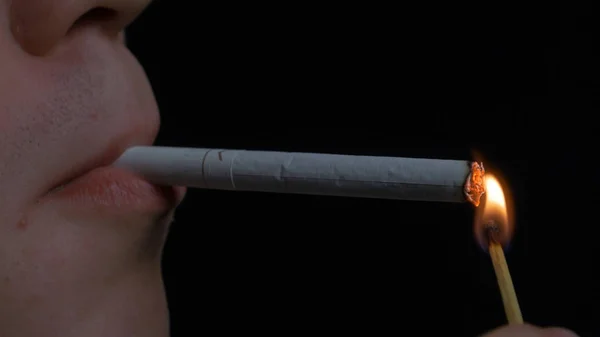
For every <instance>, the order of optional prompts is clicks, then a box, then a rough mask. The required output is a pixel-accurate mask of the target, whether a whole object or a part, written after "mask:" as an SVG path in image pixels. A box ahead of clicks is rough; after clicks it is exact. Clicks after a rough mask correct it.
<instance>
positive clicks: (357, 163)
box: [114, 146, 484, 206]
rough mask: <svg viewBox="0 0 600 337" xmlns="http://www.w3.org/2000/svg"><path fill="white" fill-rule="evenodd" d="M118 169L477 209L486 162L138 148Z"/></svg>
mask: <svg viewBox="0 0 600 337" xmlns="http://www.w3.org/2000/svg"><path fill="white" fill-rule="evenodd" d="M114 165H115V166H117V167H123V168H126V169H128V170H131V171H134V172H136V173H138V174H141V175H142V176H144V177H145V178H146V179H148V180H149V181H151V182H153V183H156V184H161V185H172V186H188V187H191V188H204V189H216V190H237V191H260V192H275V193H299V194H314V195H333V196H349V197H362V198H382V199H400V200H422V201H440V202H471V203H473V204H474V205H475V206H478V205H479V198H480V196H481V194H483V187H482V186H483V172H484V171H483V165H481V164H478V163H476V162H469V161H464V160H446V159H421V158H394V157H375V156H351V155H339V154H317V153H293V152H274V151H246V150H225V149H203V148H176V147H157V146H138V147H132V148H130V149H128V150H127V151H126V152H125V153H124V154H123V155H122V156H121V157H120V158H119V159H118V160H117V161H116V162H115V163H114Z"/></svg>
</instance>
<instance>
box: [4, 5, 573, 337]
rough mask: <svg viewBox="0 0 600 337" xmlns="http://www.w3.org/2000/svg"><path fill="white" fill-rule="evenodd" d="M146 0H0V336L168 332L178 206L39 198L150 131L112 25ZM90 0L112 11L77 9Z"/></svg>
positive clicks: (140, 76)
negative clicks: (163, 266) (170, 236)
mask: <svg viewBox="0 0 600 337" xmlns="http://www.w3.org/2000/svg"><path fill="white" fill-rule="evenodd" d="M147 4H148V3H147V0H0V74H2V76H0V188H1V190H0V191H1V193H0V215H1V216H0V336H3V337H17V336H18V337H33V336H46V337H53V336H61V337H70V336H87V337H95V336H112V337H125V336H127V337H131V336H144V337H154V336H156V337H158V336H168V334H169V320H168V310H167V302H166V299H165V293H164V289H163V282H162V279H161V270H160V256H161V252H162V248H163V244H164V240H165V236H166V232H167V228H168V225H169V223H170V222H171V219H172V214H173V209H174V207H175V206H176V205H175V204H173V205H164V207H158V208H153V209H146V208H135V207H121V208H118V209H115V210H111V211H110V212H107V211H106V210H100V209H98V210H94V209H86V210H81V209H79V208H78V207H76V205H74V204H70V203H69V202H68V201H64V200H45V199H43V196H44V195H46V194H47V193H48V191H49V190H51V189H52V188H53V187H55V186H56V185H57V183H58V182H61V181H62V180H65V179H67V178H69V177H72V176H73V175H74V174H75V171H74V168H77V167H81V166H84V165H85V164H86V163H89V162H91V161H94V160H95V159H94V158H96V156H97V155H98V154H99V153H103V152H105V151H106V149H111V148H114V149H116V150H115V151H117V150H118V149H125V148H127V147H129V146H131V145H136V144H143V145H148V144H152V143H153V141H154V139H155V137H156V134H157V132H158V128H159V114H158V109H157V106H156V103H155V100H154V97H153V94H152V90H151V88H150V85H149V83H148V81H147V78H146V77H145V75H144V72H143V70H142V68H141V67H140V65H139V64H138V63H137V61H136V60H135V58H134V57H133V56H132V55H131V54H130V53H129V51H128V50H127V49H126V48H125V46H124V45H123V40H122V34H121V32H122V31H123V29H124V28H125V27H126V26H127V25H128V24H129V23H130V22H131V21H132V20H134V19H135V17H136V16H137V15H139V13H140V12H141V11H142V10H143V8H144V7H145V6H147ZM97 7H104V8H108V9H110V13H107V12H106V11H100V12H94V13H95V14H94V15H85V14H86V13H87V12H89V11H90V10H91V9H93V8H97ZM40 200H44V201H43V202H41V201H40ZM486 336H487V337H501V336H523V337H525V336H539V337H541V336H546V337H550V336H552V337H559V336H564V337H567V336H574V334H569V333H568V332H566V331H564V330H558V329H554V330H551V329H550V330H548V329H547V330H542V329H538V328H535V327H532V326H517V327H514V326H511V327H506V328H502V329H499V330H496V331H494V332H491V333H489V334H488V335H486Z"/></svg>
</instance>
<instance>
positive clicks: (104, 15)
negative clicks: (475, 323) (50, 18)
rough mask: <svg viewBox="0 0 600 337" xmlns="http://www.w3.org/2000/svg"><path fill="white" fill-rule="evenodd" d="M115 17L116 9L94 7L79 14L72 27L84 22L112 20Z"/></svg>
mask: <svg viewBox="0 0 600 337" xmlns="http://www.w3.org/2000/svg"><path fill="white" fill-rule="evenodd" d="M116 17H117V11H115V10H114V9H110V8H105V7H95V8H92V9H90V10H89V11H87V12H86V13H85V14H83V15H82V16H80V17H79V18H78V19H77V20H76V21H75V22H74V23H73V27H72V28H76V27H78V26H81V25H83V24H86V23H99V22H110V21H114V20H115V18H116Z"/></svg>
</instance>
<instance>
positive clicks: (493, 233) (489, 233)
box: [484, 220, 502, 244]
mask: <svg viewBox="0 0 600 337" xmlns="http://www.w3.org/2000/svg"><path fill="white" fill-rule="evenodd" d="M484 231H485V236H486V237H487V239H488V244H492V243H497V244H500V237H501V234H502V233H501V232H500V226H498V224H497V223H496V222H495V221H493V220H490V221H488V222H486V223H485V225H484Z"/></svg>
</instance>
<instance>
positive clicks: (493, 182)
mask: <svg viewBox="0 0 600 337" xmlns="http://www.w3.org/2000/svg"><path fill="white" fill-rule="evenodd" d="M484 196H485V199H484V202H483V205H481V207H479V209H478V210H477V214H476V217H475V237H476V239H477V241H478V242H479V244H480V245H481V246H482V247H484V248H486V249H487V245H488V242H487V238H486V237H485V233H484V228H485V225H486V224H487V223H489V222H490V221H493V222H494V223H495V224H496V225H497V226H498V227H499V229H500V233H499V235H498V239H499V241H500V243H501V244H503V245H506V244H508V243H509V242H510V239H511V238H512V234H513V224H512V216H511V214H510V207H508V206H509V205H510V202H507V200H510V199H507V198H506V197H505V194H504V189H503V188H502V184H501V183H500V180H499V179H498V178H496V177H495V176H494V175H493V174H490V173H486V175H485V194H484Z"/></svg>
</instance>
